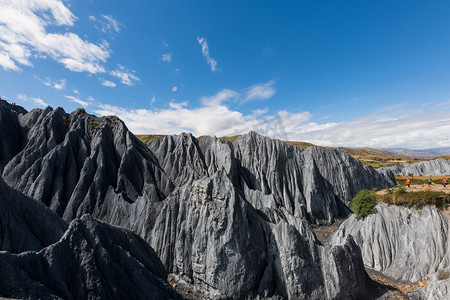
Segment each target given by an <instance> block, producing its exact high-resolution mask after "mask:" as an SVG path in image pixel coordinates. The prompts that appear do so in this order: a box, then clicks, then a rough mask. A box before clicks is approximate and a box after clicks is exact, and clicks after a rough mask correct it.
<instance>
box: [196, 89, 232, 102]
mask: <svg viewBox="0 0 450 300" xmlns="http://www.w3.org/2000/svg"><path fill="white" fill-rule="evenodd" d="M239 95H240V94H239V93H238V92H235V91H233V90H229V89H223V90H221V91H220V92H218V93H217V94H215V95H213V96H204V97H202V98H200V102H201V103H202V104H203V105H204V106H220V105H222V102H224V101H227V100H230V99H235V98H237V97H239Z"/></svg>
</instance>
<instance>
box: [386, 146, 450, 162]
mask: <svg viewBox="0 0 450 300" xmlns="http://www.w3.org/2000/svg"><path fill="white" fill-rule="evenodd" d="M388 150H389V151H391V152H392V153H395V154H398V155H405V156H409V157H411V158H413V159H432V158H436V157H442V156H450V147H447V148H432V149H421V150H411V149H388Z"/></svg>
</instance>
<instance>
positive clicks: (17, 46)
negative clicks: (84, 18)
mask: <svg viewBox="0 0 450 300" xmlns="http://www.w3.org/2000/svg"><path fill="white" fill-rule="evenodd" d="M76 19H77V18H76V16H75V15H74V14H73V13H72V12H71V11H70V10H69V9H68V8H67V7H66V6H65V5H64V3H63V2H62V1H60V0H33V1H28V0H15V1H0V66H2V68H3V69H4V70H13V71H20V70H21V69H20V67H19V66H18V64H20V65H24V66H32V62H31V58H32V57H50V58H51V59H53V60H55V61H57V62H59V63H61V64H62V65H64V66H65V67H66V68H67V69H69V70H71V71H75V72H89V73H102V72H104V71H105V70H104V67H103V66H102V64H103V63H105V62H106V60H107V58H108V57H109V49H108V45H107V43H105V42H104V43H102V44H99V45H97V44H94V43H90V42H88V41H85V40H83V39H82V38H80V37H79V36H78V35H77V34H74V33H72V32H65V33H54V30H53V32H52V33H49V32H47V27H49V26H57V27H58V26H64V27H65V28H67V27H72V26H73V25H74V22H75V21H76Z"/></svg>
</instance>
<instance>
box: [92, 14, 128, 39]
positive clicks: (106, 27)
mask: <svg viewBox="0 0 450 300" xmlns="http://www.w3.org/2000/svg"><path fill="white" fill-rule="evenodd" d="M89 20H91V21H93V22H95V25H94V26H95V28H97V29H98V30H100V31H101V32H103V33H107V34H109V35H111V36H113V35H114V34H117V33H119V32H120V30H122V28H123V27H124V25H123V24H122V23H120V22H119V21H117V20H116V19H115V18H114V17H113V16H110V15H103V14H102V15H100V18H96V17H95V16H89Z"/></svg>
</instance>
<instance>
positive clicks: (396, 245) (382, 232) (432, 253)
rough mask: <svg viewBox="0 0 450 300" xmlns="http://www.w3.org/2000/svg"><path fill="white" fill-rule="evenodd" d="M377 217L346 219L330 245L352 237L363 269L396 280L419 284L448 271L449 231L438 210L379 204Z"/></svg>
mask: <svg viewBox="0 0 450 300" xmlns="http://www.w3.org/2000/svg"><path fill="white" fill-rule="evenodd" d="M376 209H377V211H378V212H377V213H375V214H371V215H369V216H367V217H366V218H365V219H364V220H357V219H356V218H355V216H354V215H353V216H351V217H350V218H348V219H347V220H346V221H345V222H344V223H342V225H341V226H340V227H339V230H338V231H337V232H335V233H334V235H333V236H332V237H331V241H330V244H336V243H342V241H344V240H345V239H346V238H347V237H348V236H350V235H351V236H353V238H354V240H355V242H356V244H358V245H359V247H360V248H361V252H362V257H363V261H364V264H365V266H366V267H368V268H372V269H375V270H377V271H380V272H382V273H384V274H385V275H387V276H389V277H392V278H394V279H397V280H407V281H419V280H423V279H425V278H426V276H427V275H428V274H431V273H435V272H437V271H438V270H444V271H447V272H448V271H450V255H449V252H448V249H449V246H450V245H449V238H448V235H449V228H448V226H449V225H448V222H447V220H445V219H444V218H443V217H442V215H441V213H440V212H439V210H438V209H437V208H434V207H430V206H427V207H425V208H423V209H421V210H416V209H410V208H405V207H398V206H389V205H387V204H379V205H377V206H376Z"/></svg>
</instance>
